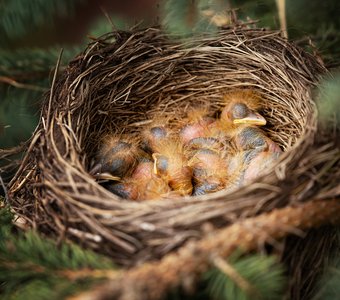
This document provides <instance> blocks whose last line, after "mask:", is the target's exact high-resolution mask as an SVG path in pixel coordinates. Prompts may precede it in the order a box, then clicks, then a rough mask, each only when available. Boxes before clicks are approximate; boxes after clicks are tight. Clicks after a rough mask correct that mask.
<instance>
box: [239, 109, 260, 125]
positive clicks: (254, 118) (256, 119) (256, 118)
mask: <svg viewBox="0 0 340 300" xmlns="http://www.w3.org/2000/svg"><path fill="white" fill-rule="evenodd" d="M233 123H234V124H249V125H258V126H263V125H266V124H267V121H266V119H265V118H264V117H262V116H261V115H260V114H259V113H257V112H251V113H250V114H248V116H247V117H245V118H242V119H235V120H234V121H233Z"/></svg>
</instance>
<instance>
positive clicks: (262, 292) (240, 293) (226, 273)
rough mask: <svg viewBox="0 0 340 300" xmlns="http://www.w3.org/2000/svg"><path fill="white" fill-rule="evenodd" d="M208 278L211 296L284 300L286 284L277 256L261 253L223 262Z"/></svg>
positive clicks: (231, 299)
mask: <svg viewBox="0 0 340 300" xmlns="http://www.w3.org/2000/svg"><path fill="white" fill-rule="evenodd" d="M205 279H206V280H207V282H208V285H207V290H208V294H209V295H210V297H211V298H212V299H226V300H228V299H229V300H247V299H268V300H269V299H270V300H274V299H281V298H282V293H283V288H284V286H285V281H286V280H285V277H284V269H283V267H282V266H281V265H280V264H278V262H277V259H276V257H274V256H264V255H260V254H253V255H249V256H245V257H240V255H239V254H235V255H233V256H231V257H230V258H229V259H228V261H227V262H226V261H223V262H222V260H221V259H219V260H218V261H216V268H214V269H212V270H210V271H209V272H207V273H206V274H205Z"/></svg>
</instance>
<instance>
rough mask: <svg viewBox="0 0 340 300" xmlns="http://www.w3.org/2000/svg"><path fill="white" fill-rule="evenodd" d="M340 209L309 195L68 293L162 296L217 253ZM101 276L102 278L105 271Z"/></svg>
mask: <svg viewBox="0 0 340 300" xmlns="http://www.w3.org/2000/svg"><path fill="white" fill-rule="evenodd" d="M339 215H340V202H339V201H338V200H330V201H327V200H326V201H310V202H309V203H304V204H300V205H297V206H293V207H286V208H281V209H276V210H274V211H272V212H270V213H264V214H262V215H261V216H257V217H254V218H250V219H245V220H242V221H238V222H235V224H233V225H231V226H229V227H227V228H224V229H221V230H216V231H215V232H214V233H210V234H209V235H208V236H207V237H206V238H204V239H203V240H201V241H196V242H189V243H188V244H187V245H185V246H184V247H182V248H181V249H180V250H179V251H177V252H176V253H173V254H169V255H167V256H166V257H165V258H163V259H161V260H160V261H156V262H151V263H145V264H144V265H142V266H137V267H135V268H132V269H130V270H126V271H123V272H116V274H111V273H110V274H108V275H109V276H107V278H108V281H107V282H106V283H104V284H103V285H99V286H98V287H96V288H95V289H94V290H92V291H89V292H83V293H81V294H80V295H78V296H74V297H71V298H70V299H72V300H82V299H93V300H103V299H131V300H137V299H140V300H142V299H149V300H151V299H153V300H156V299H163V298H164V296H165V295H166V292H167V291H168V290H170V289H173V288H174V287H179V286H180V285H184V288H185V287H186V286H185V282H190V283H191V288H192V285H194V284H195V282H196V281H197V280H198V279H199V278H200V275H201V274H202V273H204V272H205V271H207V270H208V269H209V267H212V266H214V265H216V264H217V265H219V266H220V265H221V262H223V260H221V257H224V258H225V257H228V256H230V255H231V254H232V253H233V252H234V251H235V250H236V249H239V250H240V249H241V250H243V251H251V250H254V249H255V250H256V249H257V248H258V247H261V246H264V244H265V243H272V244H274V243H277V241H278V240H280V239H282V238H283V237H285V236H287V235H288V234H295V235H300V236H301V235H302V234H303V231H304V230H307V229H309V228H318V227H320V226H322V225H323V224H335V225H337V224H339V221H340V219H339ZM224 267H226V266H225V265H224ZM229 271H230V270H229ZM87 275H89V274H87ZM80 276H84V275H82V274H80ZM102 277H104V278H105V277H106V276H105V274H102ZM186 288H188V286H187V287H186ZM189 288H190V287H189Z"/></svg>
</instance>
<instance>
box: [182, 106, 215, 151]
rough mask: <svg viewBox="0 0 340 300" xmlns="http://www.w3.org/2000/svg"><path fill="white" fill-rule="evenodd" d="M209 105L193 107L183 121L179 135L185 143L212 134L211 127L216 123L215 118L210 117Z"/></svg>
mask: <svg viewBox="0 0 340 300" xmlns="http://www.w3.org/2000/svg"><path fill="white" fill-rule="evenodd" d="M208 113H209V110H208V108H207V107H199V108H195V109H191V110H189V111H188V113H187V117H186V118H184V120H183V121H182V122H181V124H180V126H181V129H180V131H179V136H180V139H181V141H182V142H183V144H187V143H189V142H190V141H191V140H192V139H196V138H200V137H208V136H211V135H210V134H209V127H210V125H211V124H213V123H214V121H215V120H214V119H213V118H210V117H208Z"/></svg>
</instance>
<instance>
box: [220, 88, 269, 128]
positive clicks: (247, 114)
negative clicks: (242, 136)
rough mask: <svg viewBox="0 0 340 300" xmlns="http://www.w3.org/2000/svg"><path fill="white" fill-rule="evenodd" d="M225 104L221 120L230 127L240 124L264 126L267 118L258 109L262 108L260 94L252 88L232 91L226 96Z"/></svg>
mask: <svg viewBox="0 0 340 300" xmlns="http://www.w3.org/2000/svg"><path fill="white" fill-rule="evenodd" d="M224 101H225V103H226V104H225V106H224V108H223V109H222V112H221V117H220V119H221V121H222V122H223V123H225V124H228V125H229V126H230V127H235V126H237V125H240V124H246V125H256V126H263V125H266V123H267V122H266V119H265V118H264V117H263V116H262V115H260V114H259V113H258V112H257V110H258V109H260V108H261V106H260V97H259V95H258V94H257V93H256V92H254V91H251V90H241V91H235V92H230V93H228V94H226V95H225V96H224Z"/></svg>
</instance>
